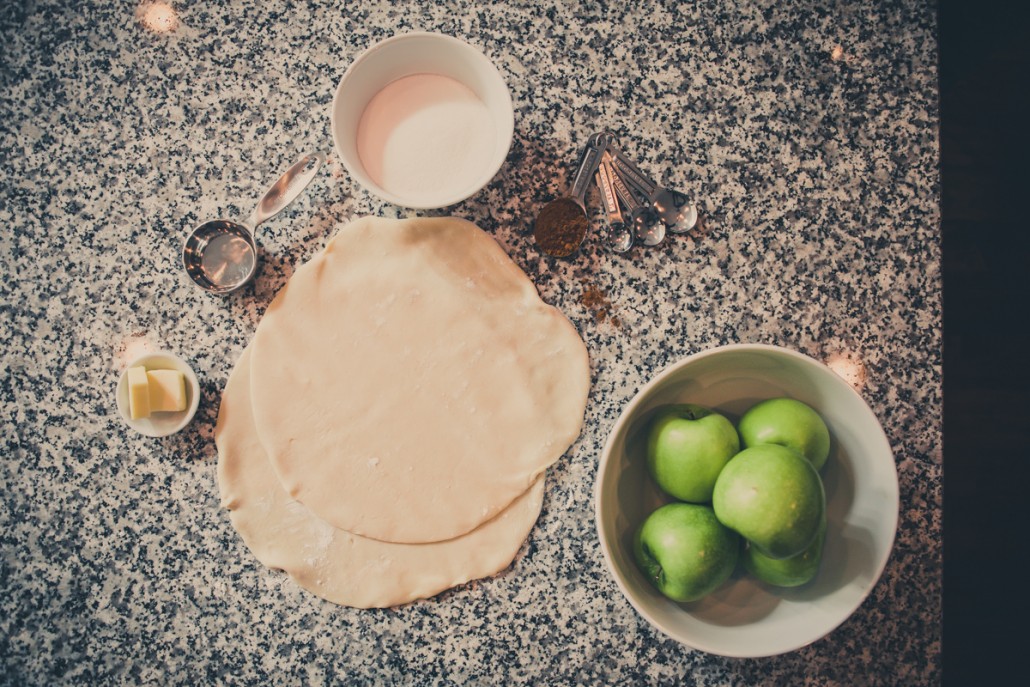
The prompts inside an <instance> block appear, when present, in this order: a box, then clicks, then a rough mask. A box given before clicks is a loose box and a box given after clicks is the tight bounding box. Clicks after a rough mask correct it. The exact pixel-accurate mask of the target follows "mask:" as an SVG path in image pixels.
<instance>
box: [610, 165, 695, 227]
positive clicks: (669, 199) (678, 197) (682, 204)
mask: <svg viewBox="0 0 1030 687" xmlns="http://www.w3.org/2000/svg"><path fill="white" fill-rule="evenodd" d="M609 149H610V150H611V153H612V156H613V157H614V158H615V164H616V166H617V168H618V172H619V174H620V175H621V176H623V177H624V178H625V180H626V183H628V184H630V185H632V186H634V187H636V189H637V190H639V191H640V193H641V194H643V195H644V196H645V197H646V198H647V199H648V200H649V201H650V203H651V205H652V207H654V209H655V212H657V213H658V216H659V217H660V218H661V220H662V222H664V223H665V227H666V228H667V229H668V230H669V231H671V232H672V233H674V234H685V233H687V232H688V231H690V230H692V229H693V228H694V227H695V226H697V208H696V207H695V206H694V205H693V204H692V203H691V202H690V199H689V198H687V197H686V196H685V195H683V194H682V193H680V192H679V191H674V190H672V189H670V188H665V187H663V186H659V185H658V184H657V183H656V182H655V181H654V180H653V179H651V178H650V177H649V176H647V175H646V174H644V173H643V172H642V171H640V168H639V167H637V166H636V165H635V164H633V162H632V161H631V160H630V159H629V158H628V157H626V156H625V155H623V153H622V151H621V150H619V149H618V148H615V147H614V146H610V147H609Z"/></svg>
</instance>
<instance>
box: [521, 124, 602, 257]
mask: <svg viewBox="0 0 1030 687" xmlns="http://www.w3.org/2000/svg"><path fill="white" fill-rule="evenodd" d="M608 141H609V137H608V135H607V134H605V133H600V134H594V135H593V136H591V137H590V139H589V140H588V141H587V144H586V146H585V147H584V148H583V154H582V156H581V157H580V161H579V166H578V167H577V168H576V173H575V175H574V176H573V178H572V185H571V186H570V188H569V192H568V193H567V194H566V195H564V196H562V197H561V198H555V199H554V200H552V201H551V202H549V203H548V204H547V205H545V206H544V207H543V209H542V210H540V214H538V215H537V218H536V222H535V223H534V225H533V238H534V239H535V240H536V243H537V245H538V246H540V249H541V250H543V251H544V252H545V253H547V254H548V255H552V256H554V257H558V258H564V257H567V256H569V255H572V254H573V253H574V252H576V249H578V248H579V246H580V244H582V243H583V239H584V238H585V237H586V232H587V228H588V227H589V226H590V220H589V219H588V218H587V204H586V193H587V189H588V188H589V186H590V180H591V179H592V178H593V177H594V173H595V172H596V171H597V167H598V165H600V164H601V155H602V154H603V153H604V151H605V149H606V148H607V147H608Z"/></svg>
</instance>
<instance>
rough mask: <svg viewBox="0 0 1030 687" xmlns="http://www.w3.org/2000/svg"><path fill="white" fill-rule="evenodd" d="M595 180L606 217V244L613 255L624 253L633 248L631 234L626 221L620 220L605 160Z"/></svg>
mask: <svg viewBox="0 0 1030 687" xmlns="http://www.w3.org/2000/svg"><path fill="white" fill-rule="evenodd" d="M596 179H597V187H598V188H599V189H600V191H601V204H602V205H603V206H604V211H605V213H606V214H607V215H608V229H607V231H606V236H605V238H606V239H607V241H606V242H607V244H608V247H609V248H610V249H611V250H612V251H614V252H615V253H625V252H626V251H628V250H629V249H630V248H632V247H633V232H632V231H630V228H629V227H628V226H626V221H625V220H624V219H623V218H622V211H621V210H620V209H619V201H618V199H617V198H616V197H615V189H614V188H613V187H612V181H611V171H610V169H609V165H608V162H607V161H606V160H602V161H601V166H600V167H598V169H597V174H596Z"/></svg>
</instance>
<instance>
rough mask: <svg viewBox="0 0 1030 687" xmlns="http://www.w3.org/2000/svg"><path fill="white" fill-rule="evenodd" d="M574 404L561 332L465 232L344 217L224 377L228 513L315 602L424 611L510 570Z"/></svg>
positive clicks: (572, 354)
mask: <svg viewBox="0 0 1030 687" xmlns="http://www.w3.org/2000/svg"><path fill="white" fill-rule="evenodd" d="M588 390H589V366H588V362H587V355H586V349H585V347H584V345H583V342H582V341H581V340H580V338H579V336H578V334H577V333H576V331H575V329H574V328H573V327H572V325H571V324H570V323H569V322H568V320H567V319H565V317H564V316H563V315H562V314H561V313H560V312H559V311H557V310H556V309H554V308H552V307H551V306H548V305H546V304H545V303H543V302H542V301H541V300H540V298H539V295H538V294H537V292H536V289H535V287H534V286H533V284H532V282H530V280H529V279H528V278H527V277H526V276H525V274H523V273H522V272H521V270H519V269H518V267H517V266H516V265H515V264H514V263H513V262H512V261H511V260H510V259H509V258H508V256H507V255H506V254H505V253H504V252H503V250H501V248H500V247H499V246H498V245H497V244H496V242H494V241H493V239H491V238H490V237H489V236H487V235H486V234H484V233H483V232H482V231H480V230H479V229H478V228H476V227H475V225H473V224H471V223H469V222H466V221H464V220H459V219H455V218H437V219H410V220H385V219H376V218H364V219H361V220H357V221H355V222H352V223H350V224H349V225H347V226H345V227H344V228H343V229H341V230H340V232H339V233H338V234H337V236H336V237H335V238H334V239H333V240H332V241H331V242H330V244H329V245H328V246H327V247H326V249H325V250H324V251H323V252H322V253H320V254H318V255H317V256H316V257H315V258H313V259H312V260H311V261H309V262H308V263H306V264H305V265H303V266H301V267H300V268H298V270H297V271H296V273H295V274H294V275H293V277H292V278H291V279H290V280H289V282H288V283H287V284H286V286H285V287H284V288H283V289H282V290H281V291H280V292H279V294H278V295H277V296H276V298H275V299H274V300H273V302H272V303H271V305H270V306H269V308H268V311H267V312H266V314H265V316H264V318H263V319H262V321H261V323H260V325H259V326H258V328H257V331H256V333H255V335H254V340H253V341H252V343H251V345H250V346H249V347H248V348H247V350H246V351H245V352H244V354H243V355H242V356H241V358H240V361H239V362H238V364H237V366H236V369H235V370H234V371H233V373H232V375H231V376H230V379H229V382H228V384H227V386H226V389H225V393H224V394H223V398H222V405H221V408H220V410H219V417H218V425H217V427H216V430H215V436H216V443H217V445H218V454H219V485H220V489H221V492H222V501H223V505H224V506H225V507H227V508H229V509H230V510H231V511H232V513H231V517H232V521H233V525H234V526H235V527H236V529H237V530H238V531H239V532H240V534H241V535H242V536H243V539H244V541H245V542H246V544H247V545H248V547H250V549H251V550H252V551H253V552H254V554H255V555H256V556H257V558H258V559H259V560H261V561H262V562H263V563H264V564H265V565H268V566H269V567H273V568H280V569H283V570H285V571H286V572H288V573H289V574H290V575H291V576H292V577H293V578H294V579H295V580H296V581H297V582H298V583H299V584H300V585H301V586H303V587H305V588H306V589H309V590H310V591H312V592H314V593H315V594H318V595H319V596H321V597H323V598H326V599H328V600H330V601H333V602H336V603H341V604H346V605H350V606H357V607H382V606H391V605H396V604H400V603H404V602H407V601H411V600H414V599H418V598H425V597H429V596H432V595H434V594H437V593H439V592H440V591H443V590H444V589H447V588H449V587H452V586H455V585H457V584H461V583H464V582H467V581H469V580H472V579H476V578H479V577H484V576H487V575H492V574H494V573H496V572H498V571H500V570H502V569H503V568H505V567H507V565H508V564H509V563H510V562H511V560H512V559H513V558H514V556H515V554H516V553H517V552H518V550H519V548H520V546H521V545H522V542H523V541H524V540H525V538H526V536H527V535H528V533H529V531H530V530H531V529H532V526H533V523H534V522H535V521H536V518H537V516H538V515H539V512H540V506H541V501H542V495H543V481H544V474H543V473H544V471H545V470H546V468H547V467H548V466H549V465H551V464H552V463H554V461H556V460H557V459H558V458H559V457H560V456H561V455H562V454H563V453H564V452H565V450H566V449H567V448H568V447H569V446H570V445H571V443H572V442H573V441H574V440H575V438H576V437H577V436H578V435H579V432H580V429H581V426H582V420H583V411H584V408H585V404H586V397H587V393H588Z"/></svg>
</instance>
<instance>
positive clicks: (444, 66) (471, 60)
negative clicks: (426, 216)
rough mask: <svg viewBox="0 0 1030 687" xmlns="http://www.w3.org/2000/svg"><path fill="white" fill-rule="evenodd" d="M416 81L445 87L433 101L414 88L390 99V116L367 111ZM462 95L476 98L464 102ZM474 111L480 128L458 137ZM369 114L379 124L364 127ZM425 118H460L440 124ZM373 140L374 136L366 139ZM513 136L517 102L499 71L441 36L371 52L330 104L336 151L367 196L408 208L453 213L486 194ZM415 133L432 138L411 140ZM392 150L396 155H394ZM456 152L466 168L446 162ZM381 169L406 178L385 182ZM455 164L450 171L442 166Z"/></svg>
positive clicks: (408, 37)
mask: <svg viewBox="0 0 1030 687" xmlns="http://www.w3.org/2000/svg"><path fill="white" fill-rule="evenodd" d="M415 75H433V76H435V77H437V78H436V79H434V83H435V84H436V85H437V86H441V87H440V88H430V87H428V86H427V87H426V88H429V90H428V92H424V91H418V90H417V89H415V88H409V89H408V90H407V91H405V93H407V94H408V95H404V94H398V93H397V92H396V89H391V90H390V91H387V93H391V94H393V97H392V99H391V100H390V101H389V104H390V105H391V106H390V107H389V108H386V109H383V108H382V107H381V106H380V107H379V108H377V107H372V108H369V104H370V102H372V101H373V99H374V98H376V96H377V95H379V94H380V93H381V92H383V89H385V88H386V87H387V86H389V85H390V84H393V83H394V82H397V81H398V80H399V79H403V78H404V77H413V76H415ZM439 77H446V79H448V80H452V81H450V82H444V81H441V80H440V78H439ZM453 82H457V84H460V85H461V86H458V88H457V89H451V88H449V87H447V86H448V84H450V85H455V86H456V85H457V84H454V83H453ZM407 83H411V80H409V81H408V82H407ZM462 86H463V87H464V88H461V87H462ZM469 91H471V93H469ZM463 94H465V95H468V96H470V99H469V100H468V101H467V102H466V101H465V98H464V95H463ZM384 97H385V96H384ZM459 101H461V102H459ZM376 102H377V103H380V102H381V100H380V101H376ZM470 107H474V115H469V116H474V117H475V118H474V119H472V120H469V121H470V122H471V123H472V124H474V125H475V126H469V127H464V128H462V127H459V128H457V129H455V126H456V123H457V122H459V121H461V117H462V116H464V114H463V113H469V112H473V110H470V109H468V108H470ZM366 108H368V109H369V113H377V114H376V116H373V115H372V114H369V117H368V118H367V119H365V120H364V121H363V116H364V115H365V112H366ZM434 108H435V109H434ZM447 108H450V109H447ZM428 112H433V113H437V114H439V113H441V112H447V113H457V115H456V116H455V117H450V118H448V117H439V116H437V118H436V119H433V118H432V116H430V115H428V114H425V113H428ZM405 127H407V128H405ZM417 127H421V128H417ZM427 127H428V128H427ZM359 129H360V131H359ZM372 130H375V131H376V132H377V133H376V134H375V135H371V134H369V133H368V132H369V131H372ZM514 130H515V115H514V110H513V108H512V102H511V94H510V93H509V91H508V87H507V85H506V84H505V83H504V79H503V78H502V77H501V74H500V72H498V71H497V68H496V67H495V66H494V65H493V63H491V62H490V60H489V59H488V58H487V57H486V56H485V55H484V54H483V53H482V52H480V51H479V50H477V49H476V48H474V47H472V46H471V45H469V44H468V43H465V42H463V41H460V40H458V39H457V38H453V37H451V36H445V35H443V34H438V33H423V32H416V33H406V34H400V35H397V36H394V37H392V38H388V39H386V40H384V41H382V42H380V43H377V44H375V45H373V46H372V47H370V48H368V49H367V50H366V51H365V52H364V53H362V54H361V55H359V56H358V58H357V59H356V60H355V61H354V62H353V64H351V65H350V67H349V68H348V69H347V71H346V73H344V75H343V78H342V79H340V83H339V85H338V86H337V89H336V95H335V97H334V98H333V107H332V132H333V143H334V147H335V150H336V153H337V155H338V156H339V158H340V162H341V163H342V164H343V166H344V167H346V169H347V171H348V172H349V173H350V175H351V177H352V178H353V179H354V180H356V181H357V182H358V183H359V184H361V185H362V186H363V187H365V188H366V189H367V190H368V191H370V192H371V193H373V194H375V195H376V196H379V197H380V198H382V199H384V200H387V201H389V202H391V203H394V204H396V205H400V206H403V207H409V208H416V209H428V208H442V207H447V206H449V205H453V204H455V203H458V202H460V201H462V200H465V199H466V198H468V197H469V196H471V195H473V194H474V193H476V192H477V191H479V190H480V189H481V188H483V186H485V185H486V184H487V183H489V181H490V180H491V179H493V177H494V175H496V174H497V171H498V170H499V169H500V168H501V165H502V164H503V163H504V160H505V158H506V157H507V155H508V150H509V149H510V147H511V142H512V137H513V135H514ZM414 132H418V133H424V134H425V135H423V136H418V137H411V136H410V135H409V136H407V137H406V136H405V134H411V133H414ZM359 134H360V135H359ZM391 137H392V138H391ZM370 141H374V142H370ZM474 143H478V145H473V144H474ZM390 145H392V146H393V147H392V148H389V149H390V150H392V151H393V152H391V153H387V152H386V150H387V149H388V147H389V146H390ZM463 147H468V148H469V150H468V151H464V150H461V149H462V148H463ZM456 150H460V151H461V156H460V157H459V158H457V159H458V160H459V162H460V164H454V162H455V160H454V159H451V157H450V156H449V153H453V152H454V151H456ZM398 151H403V152H398ZM362 152H364V153H365V157H364V158H363V157H362ZM454 154H455V155H457V153H454ZM401 155H403V156H404V157H399V156H401ZM387 158H388V159H387ZM384 159H387V162H390V161H392V162H393V163H394V164H393V165H392V167H393V168H394V169H397V168H398V167H399V166H406V167H408V168H409V169H407V170H405V169H401V170H400V173H399V174H396V173H395V174H392V178H390V179H388V178H387V176H389V175H391V173H390V172H389V171H388V170H385V165H384V163H383V161H384ZM448 160H450V162H451V164H449V165H448V164H437V163H443V162H446V161H448ZM398 162H403V165H398V164H397V163H398ZM408 172H410V173H414V174H417V175H419V178H418V180H414V181H413V180H410V179H408V177H407V173H408ZM420 183H421V184H425V187H424V188H423V187H421V186H418V185H417V184H420Z"/></svg>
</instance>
